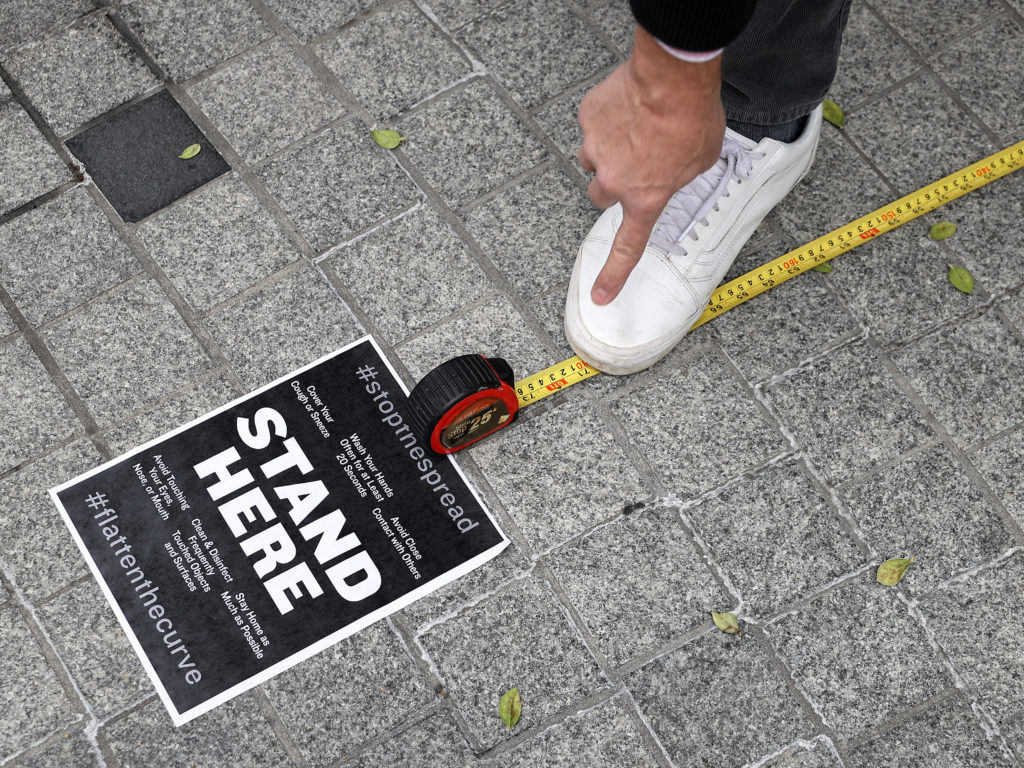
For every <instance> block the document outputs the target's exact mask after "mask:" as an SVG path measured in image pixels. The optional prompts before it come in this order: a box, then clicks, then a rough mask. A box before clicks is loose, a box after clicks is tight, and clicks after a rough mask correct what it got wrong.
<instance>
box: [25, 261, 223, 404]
mask: <svg viewBox="0 0 1024 768" xmlns="http://www.w3.org/2000/svg"><path fill="white" fill-rule="evenodd" d="M43 337H44V339H45V341H46V344H47V346H48V347H49V348H50V351H51V352H52V353H53V356H54V358H56V360H57V363H58V364H59V365H60V367H61V370H62V371H63V372H64V374H65V375H66V376H67V377H68V380H69V381H70V382H71V384H72V386H74V387H75V390H76V391H77V392H78V394H79V396H80V397H81V398H82V401H83V402H84V403H85V406H86V407H87V408H88V409H89V412H90V413H91V414H92V416H93V417H94V418H95V419H96V420H97V421H98V422H99V423H101V424H110V423H112V422H116V421H119V420H121V419H123V418H124V415H125V414H126V413H129V412H131V411H134V410H136V409H137V408H140V407H141V406H142V405H143V404H145V403H146V402H149V401H151V400H153V399H155V398H157V397H159V396H160V395H162V394H163V393H165V392H166V391H168V390H169V389H175V388H177V387H178V386H181V385H182V384H184V383H185V382H187V381H189V380H191V379H194V378H195V377H197V376H200V375H202V373H203V372H204V371H206V370H208V369H209V367H210V364H211V361H210V359H209V358H208V357H207V356H206V354H205V353H204V352H203V350H202V348H201V347H200V346H199V343H198V342H197V341H196V339H195V337H194V336H193V335H192V333H191V331H190V330H189V329H188V326H187V325H185V322H184V320H182V318H181V315H179V314H178V311H177V310H176V309H175V308H174V306H173V305H172V304H171V303H170V301H169V300H168V299H167V297H166V295H165V294H164V293H163V292H162V291H161V290H160V287H159V286H158V285H157V284H156V283H155V282H154V281H152V280H141V281H132V282H129V283H127V284H126V285H124V286H122V287H119V288H117V289H116V290H114V291H113V292H111V293H109V294H108V295H106V296H104V297H103V298H102V299H99V300H97V301H94V302H92V303H91V304H89V305H87V306H86V307H84V308H83V309H81V310H80V311H78V312H73V313H71V314H69V315H65V316H64V317H62V318H59V319H57V320H55V321H54V322H52V323H51V324H49V325H48V326H47V327H46V329H45V330H44V331H43Z"/></svg>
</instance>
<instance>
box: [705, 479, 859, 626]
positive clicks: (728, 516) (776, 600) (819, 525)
mask: <svg viewBox="0 0 1024 768" xmlns="http://www.w3.org/2000/svg"><path fill="white" fill-rule="evenodd" d="M688 514H689V517H690V519H691V520H692V521H693V524H694V526H696V528H697V531H698V532H699V533H700V535H701V537H702V538H703V539H704V541H706V542H707V544H708V546H709V547H710V548H711V551H712V553H713V554H714V557H715V559H716V560H717V561H718V562H719V564H720V565H721V566H722V568H723V569H724V570H725V572H726V574H728V576H729V579H730V580H731V581H732V583H733V584H734V585H735V587H736V588H737V589H738V590H739V591H740V595H741V596H742V597H743V600H744V612H745V613H746V614H749V615H752V616H767V615H770V614H773V613H775V612H777V611H778V610H780V609H782V608H783V607H784V606H786V605H788V604H791V603H794V602H796V601H799V600H803V599H806V598H808V597H810V596H811V595H812V594H814V593H815V592H816V591H818V590H819V589H821V588H823V587H825V586H827V585H828V584H830V583H831V582H833V581H835V580H836V579H838V578H839V577H840V576H842V575H844V574H847V573H851V572H852V571H854V570H856V569H857V568H859V567H860V566H861V565H863V564H864V563H865V562H866V557H865V555H864V554H863V553H862V552H861V550H860V548H859V547H858V546H857V543H856V541H855V540H854V538H853V536H852V535H851V534H850V533H849V532H848V530H847V528H846V526H845V525H844V524H843V523H842V522H841V521H840V519H839V516H838V514H837V513H836V511H835V509H834V508H833V506H832V505H831V504H830V503H828V502H827V501H826V499H825V498H824V497H823V496H822V494H821V491H819V490H818V488H817V487H816V486H815V485H814V484H813V483H812V482H811V480H810V479H809V478H808V477H807V476H806V474H805V473H804V472H803V471H801V468H800V465H799V464H798V463H787V464H783V465H780V466H773V467H768V468H766V469H764V470H762V471H761V472H759V473H758V474H757V475H755V476H754V477H752V478H750V479H749V480H744V481H743V482H741V483H740V484H739V485H737V486H736V487H735V488H730V489H729V490H727V491H724V492H723V493H722V494H720V495H718V496H715V497H714V498H711V499H707V500H706V501H704V502H702V503H701V504H700V506H698V507H695V508H693V509H692V510H690V511H689V513H688ZM716 610H717V609H716Z"/></svg>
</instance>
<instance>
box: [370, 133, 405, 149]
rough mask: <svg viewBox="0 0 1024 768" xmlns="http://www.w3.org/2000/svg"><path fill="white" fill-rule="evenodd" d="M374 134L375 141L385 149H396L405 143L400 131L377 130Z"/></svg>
mask: <svg viewBox="0 0 1024 768" xmlns="http://www.w3.org/2000/svg"><path fill="white" fill-rule="evenodd" d="M372 133H373V140H374V141H376V142H377V144H379V145H380V146H382V147H384V149H394V148H395V147H397V146H398V145H399V144H401V143H402V142H403V141H405V136H399V135H398V131H392V130H389V129H387V128H376V129H374V130H373V131H372Z"/></svg>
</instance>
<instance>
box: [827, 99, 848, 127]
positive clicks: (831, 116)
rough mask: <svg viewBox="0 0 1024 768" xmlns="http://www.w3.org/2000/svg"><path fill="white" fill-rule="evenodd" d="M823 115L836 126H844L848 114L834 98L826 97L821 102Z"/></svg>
mask: <svg viewBox="0 0 1024 768" xmlns="http://www.w3.org/2000/svg"><path fill="white" fill-rule="evenodd" d="M821 110H822V111H821V116H822V117H823V118H825V119H826V120H827V121H828V122H830V123H832V125H834V126H835V127H836V128H842V127H843V124H844V123H845V122H846V114H845V113H844V112H843V109H842V107H840V106H839V105H838V104H836V103H835V102H834V101H832V99H825V101H824V102H822V104H821Z"/></svg>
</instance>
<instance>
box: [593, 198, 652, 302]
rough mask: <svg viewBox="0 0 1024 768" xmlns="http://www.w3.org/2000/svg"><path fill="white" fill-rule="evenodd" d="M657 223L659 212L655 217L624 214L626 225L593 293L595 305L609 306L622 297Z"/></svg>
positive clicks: (619, 233)
mask: <svg viewBox="0 0 1024 768" xmlns="http://www.w3.org/2000/svg"><path fill="white" fill-rule="evenodd" d="M657 221H658V212H657V211H655V212H654V213H653V214H637V213H635V212H633V213H632V214H627V213H626V212H623V215H622V224H621V225H620V226H619V231H618V232H616V233H615V242H614V243H612V250H611V252H610V253H609V254H608V260H607V261H605V263H604V267H603V268H602V269H601V272H600V273H599V274H598V276H597V280H595V281H594V287H593V288H592V289H591V291H590V298H591V299H592V300H593V302H594V303H595V304H607V303H609V302H610V301H612V300H614V299H615V297H616V296H618V295H619V291H621V290H622V286H623V285H625V284H626V278H628V277H629V274H630V272H632V271H633V268H634V267H635V266H636V265H637V262H638V261H640V257H641V256H642V255H643V253H644V248H646V247H647V240H648V239H649V238H650V236H651V231H652V230H653V229H654V225H655V224H656V223H657Z"/></svg>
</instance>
